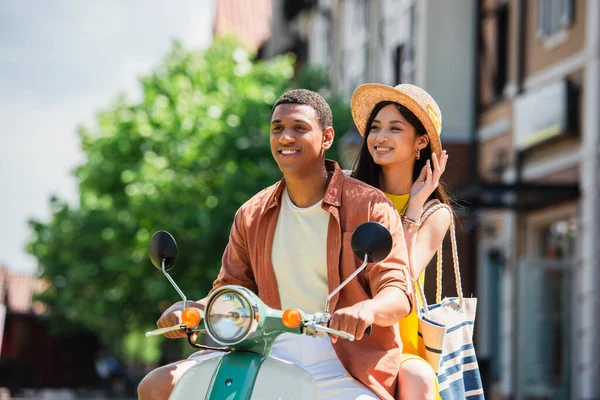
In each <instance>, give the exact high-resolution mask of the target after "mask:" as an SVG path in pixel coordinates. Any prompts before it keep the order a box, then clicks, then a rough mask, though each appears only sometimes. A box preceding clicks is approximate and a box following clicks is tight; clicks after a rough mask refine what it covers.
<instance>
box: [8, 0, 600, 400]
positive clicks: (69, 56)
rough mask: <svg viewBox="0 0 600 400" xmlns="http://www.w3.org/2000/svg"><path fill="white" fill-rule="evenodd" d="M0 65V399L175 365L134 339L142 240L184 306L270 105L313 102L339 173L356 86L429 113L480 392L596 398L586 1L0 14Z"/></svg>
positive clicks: (263, 179)
mask: <svg viewBox="0 0 600 400" xmlns="http://www.w3.org/2000/svg"><path fill="white" fill-rule="evenodd" d="M0 60H2V63H1V64H0V65H1V66H0V121H2V128H1V136H0V183H2V187H3V188H4V190H3V191H2V195H1V197H0V199H1V200H0V205H1V207H0V220H1V221H2V229H0V399H10V398H48V399H50V398H54V399H84V398H89V399H91V398H123V399H124V398H135V388H136V386H137V384H138V382H139V380H140V379H141V378H142V377H143V376H144V375H145V374H146V373H147V372H148V371H150V370H151V369H152V368H154V367H156V366H158V365H161V364H164V363H167V362H171V361H174V360H177V359H180V358H181V357H185V356H186V355H188V354H190V353H191V351H192V349H191V348H190V347H189V346H188V345H187V344H186V343H183V342H184V341H170V340H167V339H162V338H152V339H146V338H145V337H144V334H143V333H144V332H145V331H147V330H150V329H152V328H153V326H154V323H155V321H156V320H157V318H158V317H159V315H160V313H161V312H162V311H163V310H165V309H166V308H167V307H168V306H169V305H170V304H171V303H173V302H174V301H177V299H178V297H177V293H176V292H175V291H174V290H173V289H172V288H171V287H170V285H169V283H168V282H167V281H166V280H165V279H164V277H162V275H161V274H160V272H159V271H157V270H156V269H154V268H153V267H152V265H151V263H150V261H149V258H148V256H147V245H148V240H149V238H150V236H151V235H152V233H153V232H155V231H157V230H167V231H169V232H171V233H173V235H174V236H175V238H176V240H177V242H178V245H179V251H180V258H179V259H178V263H177V266H176V268H175V269H174V270H173V271H172V275H173V276H174V278H175V280H176V281H177V282H178V283H179V285H180V287H181V288H182V289H183V290H184V292H185V293H186V294H187V295H188V297H190V298H202V297H203V296H204V295H205V294H206V292H207V291H208V290H209V288H210V285H211V283H212V280H213V278H214V277H215V276H216V273H217V271H218V268H219V264H220V258H221V255H222V251H223V249H224V247H225V244H226V241H227V237H228V233H229V228H230V226H231V222H232V220H233V216H234V213H235V210H236V209H237V208H238V207H239V206H240V205H241V204H242V203H243V202H244V201H246V200H247V199H248V198H250V197H251V196H252V195H253V194H254V193H256V192H258V191H259V190H260V189H262V188H264V187H266V186H268V185H270V184H272V183H273V182H275V181H276V180H278V179H279V177H280V172H279V170H278V169H277V166H276V164H275V162H274V161H273V160H272V157H271V154H270V150H269V148H268V146H267V137H268V123H269V116H270V110H271V107H272V104H273V103H274V101H275V100H276V99H277V97H278V96H279V95H280V94H282V93H283V92H284V91H285V90H287V89H290V88H294V87H302V88H308V89H312V90H316V91H319V92H320V93H322V94H323V96H324V97H325V98H326V99H327V100H328V102H329V104H330V105H331V107H332V111H333V116H334V128H335V131H336V145H335V147H334V148H333V149H332V150H330V152H329V153H328V157H329V158H332V159H335V160H338V161H339V162H340V163H341V164H342V166H343V167H345V168H351V166H352V160H353V158H354V155H355V152H356V149H357V147H358V145H359V144H360V136H359V134H358V132H357V130H356V128H355V127H354V125H353V122H352V118H351V115H350V109H349V105H348V103H349V100H350V97H351V95H352V92H353V90H354V89H355V88H356V87H357V86H359V85H360V84H362V83H366V82H379V83H384V84H388V85H397V84H398V83H413V84H416V85H419V86H421V87H423V88H425V89H426V90H427V91H428V92H429V93H430V94H431V95H432V96H433V97H434V98H435V99H436V101H437V102H438V104H439V106H440V108H441V110H442V114H443V124H442V125H443V130H442V135H441V139H442V145H443V147H444V148H445V149H446V150H447V151H448V153H449V155H450V159H449V164H448V167H447V170H446V173H445V175H444V179H445V182H446V185H447V186H448V189H449V191H450V194H451V196H452V198H453V199H454V202H455V204H454V207H455V210H456V213H457V217H458V219H459V224H458V225H457V230H458V231H457V237H458V242H459V259H460V267H461V273H462V279H463V287H464V291H465V295H467V296H471V295H472V296H474V297H477V298H478V315H477V319H476V324H475V344H476V351H477V356H478V361H479V365H480V368H481V372H482V377H483V379H484V386H485V391H486V396H487V397H488V398H490V399H600V382H598V380H597V376H598V374H599V373H600V361H599V360H600V340H599V339H598V335H597V333H598V328H597V326H598V323H599V322H600V321H599V320H600V297H599V296H598V295H597V293H598V290H599V289H600V272H599V271H600V268H599V265H598V263H599V261H598V260H599V259H600V257H598V255H599V254H598V251H599V250H598V249H599V248H600V242H599V240H600V232H599V229H600V206H599V204H600V202H599V201H598V200H599V195H600V172H599V171H600V169H599V167H600V151H599V150H600V139H599V137H600V113H598V110H600V2H599V1H595V0H443V1H442V0H195V1H192V0H175V1H171V2H168V3H167V2H161V1H156V0H151V1H140V0H134V1H128V2H118V1H116V0H108V1H88V2H84V3H82V2H76V1H73V0H55V1H53V2H46V3H43V4H42V3H40V2H33V1H31V0H24V1H19V2H9V1H4V2H0ZM447 239H448V238H447ZM444 246H445V249H447V250H449V249H450V243H449V241H448V242H447V243H446V242H445V243H444ZM446 253H447V254H446V255H445V257H444V265H445V266H447V268H446V272H448V271H451V269H450V265H451V263H452V258H451V257H450V254H449V251H447V252H446ZM444 276H445V280H444V284H443V290H444V294H445V295H448V296H454V295H456V293H455V289H454V286H455V285H454V282H453V280H452V276H451V275H450V274H449V273H446V275H444ZM434 288H435V271H434V268H432V267H429V268H428V269H427V278H426V291H427V293H428V296H429V297H432V296H433V290H434Z"/></svg>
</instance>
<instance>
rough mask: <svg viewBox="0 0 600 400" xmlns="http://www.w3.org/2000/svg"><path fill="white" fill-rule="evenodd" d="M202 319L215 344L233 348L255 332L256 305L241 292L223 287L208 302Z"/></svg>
mask: <svg viewBox="0 0 600 400" xmlns="http://www.w3.org/2000/svg"><path fill="white" fill-rule="evenodd" d="M204 319H205V324H206V330H207V331H208V334H209V335H210V337H211V338H212V339H213V340H214V341H215V342H217V343H219V344H220V345H223V346H233V345H236V344H238V343H240V342H242V341H244V340H245V339H246V338H248V336H250V335H251V334H252V333H254V332H255V331H256V327H257V318H256V305H253V304H252V302H251V298H250V296H248V295H247V294H246V293H245V292H244V291H243V290H240V289H238V288H231V287H229V288H228V287H224V288H223V289H222V290H220V291H218V292H216V293H214V294H213V296H212V297H211V299H210V300H209V303H208V304H207V307H206V312H205V313H204Z"/></svg>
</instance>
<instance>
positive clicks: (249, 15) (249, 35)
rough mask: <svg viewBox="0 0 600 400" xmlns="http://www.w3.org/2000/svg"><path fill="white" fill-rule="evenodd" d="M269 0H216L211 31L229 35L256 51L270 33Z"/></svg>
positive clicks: (216, 34)
mask: <svg viewBox="0 0 600 400" xmlns="http://www.w3.org/2000/svg"><path fill="white" fill-rule="evenodd" d="M271 10H272V4H271V0H251V1H248V0H216V2H215V21H214V25H213V33H214V35H215V36H226V35H231V36H234V37H236V38H237V39H239V40H240V41H241V42H242V43H243V44H244V45H245V46H246V47H247V48H248V49H249V50H251V51H257V50H259V49H260V48H261V46H262V45H263V43H264V42H265V41H267V40H268V39H269V37H270V35H271Z"/></svg>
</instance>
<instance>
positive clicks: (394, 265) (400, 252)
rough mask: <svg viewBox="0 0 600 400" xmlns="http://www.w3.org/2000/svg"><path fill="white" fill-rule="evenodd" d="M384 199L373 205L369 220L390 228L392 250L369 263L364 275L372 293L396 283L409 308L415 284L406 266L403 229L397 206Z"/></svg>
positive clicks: (374, 293)
mask: <svg viewBox="0 0 600 400" xmlns="http://www.w3.org/2000/svg"><path fill="white" fill-rule="evenodd" d="M386 200H387V199H382V200H381V201H379V202H376V203H375V204H373V205H372V207H371V215H370V220H371V221H374V222H379V223H381V224H382V225H383V226H385V227H386V228H388V229H389V231H390V233H391V234H392V250H391V251H390V254H389V255H388V256H387V257H386V258H385V259H384V260H383V261H381V262H378V263H373V264H369V265H368V266H367V270H366V276H367V279H368V281H369V286H370V289H371V293H372V295H373V296H375V295H377V293H379V292H381V291H382V290H383V289H386V288H389V287H396V288H398V289H400V290H402V291H403V292H404V293H405V294H406V297H407V298H408V302H409V303H410V310H411V312H412V309H413V304H414V301H413V300H414V290H413V287H414V286H413V281H412V278H411V276H410V269H409V266H408V251H407V248H406V241H405V238H404V230H403V229H402V223H401V221H400V216H399V215H398V213H397V211H396V209H395V208H394V206H393V205H392V204H391V202H389V203H388V202H387V201H386Z"/></svg>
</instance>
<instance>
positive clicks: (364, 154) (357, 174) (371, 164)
mask: <svg viewBox="0 0 600 400" xmlns="http://www.w3.org/2000/svg"><path fill="white" fill-rule="evenodd" d="M390 104H393V105H394V106H395V107H396V109H397V110H398V111H399V112H400V114H402V116H403V117H404V118H405V119H406V120H407V121H408V123H409V124H411V125H412V126H413V127H414V128H415V133H416V134H417V136H423V135H426V134H427V131H426V130H425V127H424V126H423V124H422V123H421V121H420V120H419V119H418V118H417V117H416V115H415V114H413V113H412V111H410V110H409V109H408V108H406V107H404V106H403V105H400V104H398V103H394V102H392V101H382V102H381V103H378V104H377V105H376V106H375V107H374V108H373V111H371V115H369V119H368V120H367V125H366V126H365V127H364V128H365V129H364V133H365V134H364V136H363V140H362V143H361V145H360V151H359V152H358V154H357V156H356V159H355V160H354V165H353V168H352V169H353V172H352V175H351V176H352V177H353V178H356V179H358V180H360V181H363V182H365V183H368V184H369V185H371V186H374V187H376V188H377V189H381V166H380V165H378V164H376V163H375V161H374V160H373V157H372V156H371V153H369V148H368V146H367V137H368V136H369V131H370V129H371V125H373V120H374V119H375V117H376V116H377V114H378V113H379V111H381V109H382V108H383V107H385V106H388V105H390ZM430 158H431V147H430V146H429V144H428V145H427V147H425V148H424V149H422V150H421V157H420V158H419V159H418V160H415V167H414V169H413V182H414V181H416V180H417V178H418V177H419V174H420V173H421V170H422V169H423V167H424V166H425V163H426V162H427V160H429V159H430ZM429 199H437V200H439V201H440V202H441V203H445V204H450V199H449V197H448V194H447V193H446V190H445V189H444V187H443V185H442V181H441V180H440V184H439V185H438V187H437V188H436V189H435V190H434V191H433V193H431V196H429Z"/></svg>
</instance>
